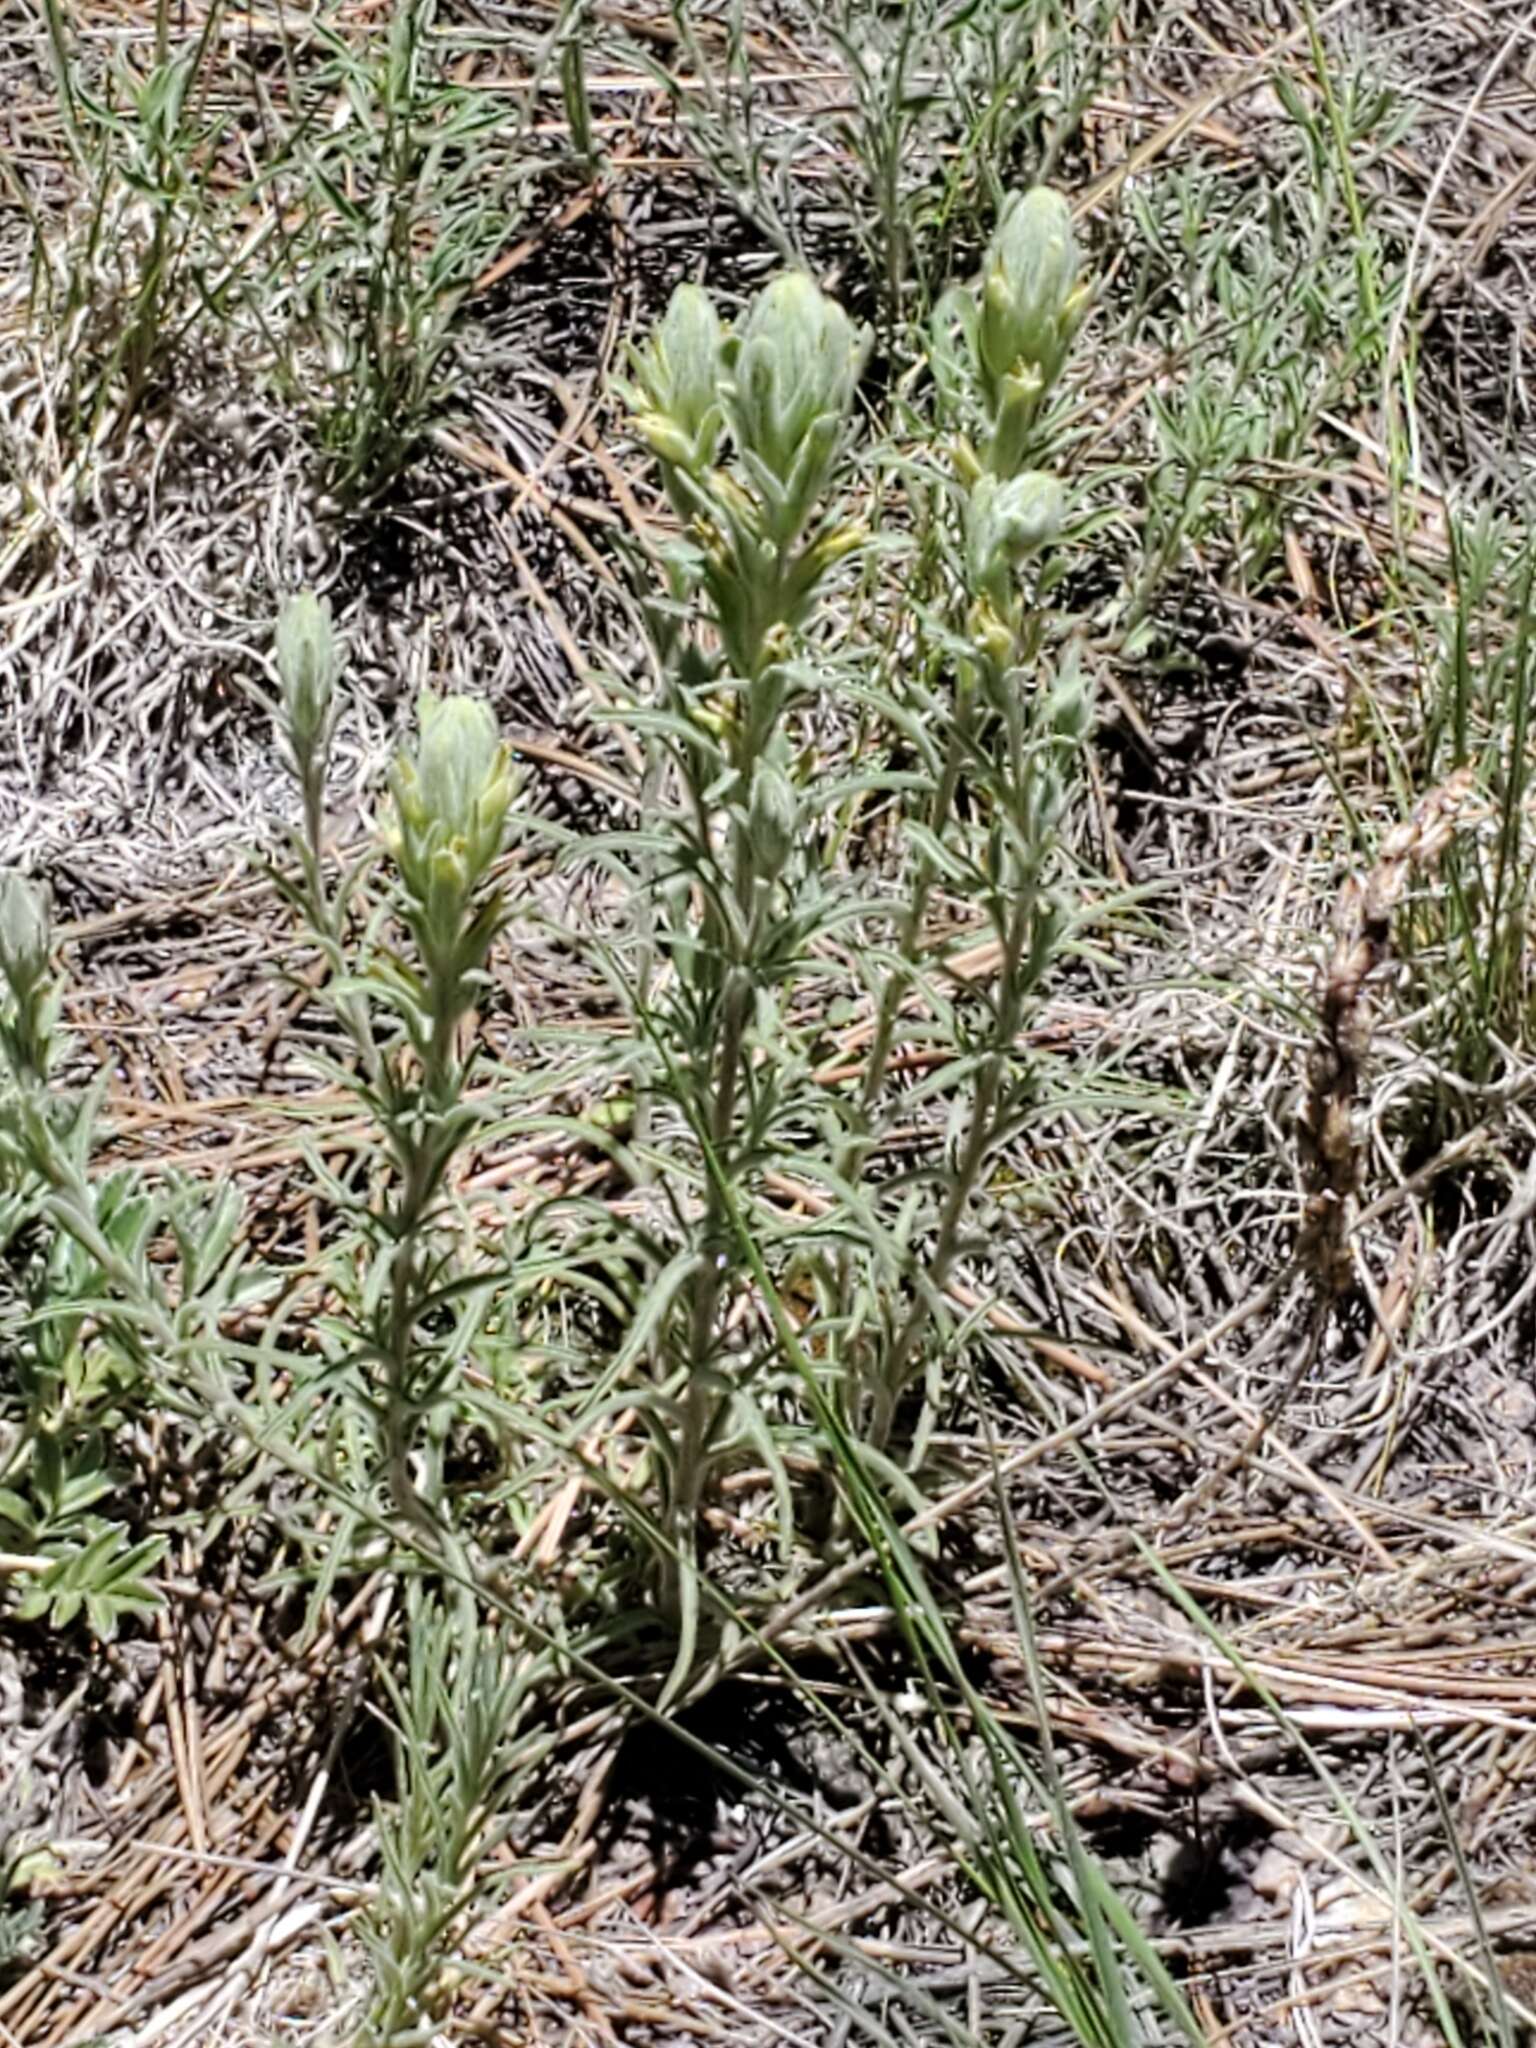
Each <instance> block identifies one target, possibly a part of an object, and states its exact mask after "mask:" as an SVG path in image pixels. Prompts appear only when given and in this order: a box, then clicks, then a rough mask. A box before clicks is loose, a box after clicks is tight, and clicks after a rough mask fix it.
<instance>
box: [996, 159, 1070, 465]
mask: <svg viewBox="0 0 1536 2048" xmlns="http://www.w3.org/2000/svg"><path fill="white" fill-rule="evenodd" d="M1089 298H1090V292H1089V287H1088V286H1087V284H1086V283H1084V282H1081V281H1080V280H1079V278H1078V250H1077V237H1076V235H1075V234H1074V232H1073V228H1072V211H1071V208H1070V207H1069V206H1068V205H1067V202H1066V200H1065V199H1063V198H1062V196H1061V194H1060V193H1059V192H1053V191H1051V190H1050V188H1049V187H1048V186H1045V185H1036V186H1035V187H1034V188H1033V189H1032V190H1030V191H1028V192H1024V193H1020V194H1019V195H1018V196H1017V197H1015V198H1014V199H1013V200H1011V201H1010V202H1009V204H1008V206H1007V208H1006V210H1005V212H1004V214H1003V217H1002V219H1001V221H1000V222H999V223H998V227H997V232H996V233H995V234H994V235H993V237H992V243H991V246H990V248H989V249H988V251H987V260H986V265H985V268H984V271H983V274H982V285H981V303H980V307H979V309H978V312H977V316H976V330H975V350H976V367H977V371H978V373H979V375H980V379H981V384H982V390H983V396H984V398H985V401H986V406H987V411H988V413H989V415H990V417H991V420H992V444H991V447H990V450H989V451H988V456H989V461H988V466H989V467H990V468H991V469H992V471H993V472H994V474H995V475H998V476H1011V475H1012V474H1013V473H1014V471H1015V470H1017V468H1018V467H1019V465H1020V463H1021V462H1022V461H1023V460H1024V458H1025V454H1026V451H1027V446H1028V440H1029V435H1030V431H1031V429H1032V427H1033V424H1034V420H1035V416H1036V414H1037V413H1038V411H1039V409H1040V405H1041V402H1042V400H1043V399H1044V398H1045V396H1046V394H1047V392H1048V391H1049V390H1050V388H1051V386H1052V385H1053V384H1054V383H1055V382H1056V379H1057V378H1058V377H1059V376H1060V375H1061V370H1062V365H1063V364H1064V363H1065V361H1066V358H1067V351H1068V349H1070V348H1071V346H1072V342H1073V338H1074V337H1075V335H1076V333H1077V330H1078V328H1079V327H1080V326H1081V325H1082V323H1083V317H1084V315H1085V314H1086V312H1087V310H1088V304H1089Z"/></svg>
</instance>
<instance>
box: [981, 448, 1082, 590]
mask: <svg viewBox="0 0 1536 2048" xmlns="http://www.w3.org/2000/svg"><path fill="white" fill-rule="evenodd" d="M1065 507H1066V499H1065V494H1064V492H1063V491H1062V487H1061V485H1060V483H1059V482H1058V481H1057V479H1056V478H1055V477H1053V476H1051V475H1049V474H1048V473H1047V472H1046V471H1044V470H1039V469H1027V470H1025V471H1024V473H1023V475H1022V476H1015V477H1010V478H1009V479H1008V481H1007V482H1006V483H999V482H998V480H997V478H996V477H994V476H982V477H979V478H978V479H977V481H976V483H975V485H974V487H973V489H972V491H971V495H970V500H969V503H968V505H967V511H966V527H967V533H966V540H967V552H968V556H969V566H970V572H971V587H972V588H973V589H975V590H982V591H985V592H986V594H987V595H988V596H989V597H990V598H991V599H992V601H993V603H994V604H996V605H998V606H999V608H1001V607H1003V606H1004V605H1005V604H1007V603H1008V602H1009V601H1010V600H1011V597H1012V594H1013V592H1012V585H1013V579H1014V576H1015V574H1016V572H1017V570H1018V568H1019V566H1020V565H1021V564H1022V563H1023V562H1024V561H1025V560H1026V559H1027V557H1028V556H1030V555H1032V554H1034V553H1036V552H1037V550H1039V549H1040V548H1043V547H1045V546H1046V545H1047V544H1048V543H1049V542H1051V541H1053V540H1054V539H1055V538H1056V536H1057V534H1058V533H1060V531H1061V522H1062V518H1063V515H1064V512H1065Z"/></svg>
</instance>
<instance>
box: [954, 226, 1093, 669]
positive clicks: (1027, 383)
mask: <svg viewBox="0 0 1536 2048" xmlns="http://www.w3.org/2000/svg"><path fill="white" fill-rule="evenodd" d="M1078 268H1079V258H1078V250H1077V240H1076V236H1075V235H1074V233H1073V228H1072V214H1071V209H1070V208H1069V207H1068V205H1067V202H1066V200H1065V199H1063V198H1062V196H1061V194H1060V193H1058V192H1053V191H1051V190H1049V189H1048V188H1047V187H1045V186H1036V187H1034V188H1033V189H1032V190H1030V191H1028V192H1021V193H1016V194H1015V195H1014V196H1013V198H1012V199H1010V200H1009V202H1008V204H1007V205H1006V207H1005V208H1004V210H1003V215H1002V218H1001V220H1000V221H999V222H998V226H997V231H996V233H995V234H994V235H993V237H992V241H991V245H990V246H989V248H988V250H987V257H986V262H985V265H984V267H983V271H982V278H981V283H980V286H979V289H978V290H976V291H974V292H970V291H962V292H957V293H953V294H951V295H950V298H949V300H948V301H947V302H946V305H947V311H945V312H943V313H942V314H941V318H940V321H939V323H938V325H937V327H936V335H935V356H934V369H935V375H936V376H937V377H938V379H939V383H940V388H941V390H946V391H947V392H948V393H949V394H950V395H951V396H952V397H957V398H958V399H959V402H960V404H961V406H962V408H963V409H964V410H967V411H970V412H972V413H973V414H976V415H979V417H980V420H981V422H982V425H983V428H984V431H983V433H982V434H981V436H980V438H979V443H978V446H979V449H980V453H979V454H978V453H977V452H976V450H975V449H973V447H972V445H971V443H970V442H969V441H962V442H961V444H960V446H959V448H958V450H957V459H958V466H959V470H960V476H961V481H962V483H963V485H964V486H965V488H966V492H967V497H966V503H965V562H966V576H967V581H968V583H969V586H970V591H971V598H972V605H971V615H970V630H971V637H972V640H973V642H974V644H975V645H976V647H977V649H978V652H979V653H980V654H981V656H982V658H983V660H984V661H985V662H986V663H987V664H988V665H989V667H991V668H993V669H996V668H999V667H1001V666H1006V665H1007V663H1009V662H1010V661H1012V660H1014V659H1016V658H1017V650H1018V646H1019V634H1020V630H1021V627H1022V624H1023V605H1022V598H1021V593H1020V590H1019V571H1020V568H1021V567H1022V565H1023V564H1024V563H1025V562H1026V561H1027V560H1028V559H1029V558H1030V557H1031V556H1033V555H1035V554H1037V553H1038V552H1039V551H1040V549H1042V548H1043V547H1045V546H1047V545H1048V544H1049V543H1050V542H1051V541H1053V540H1054V539H1055V538H1056V536H1057V534H1058V533H1059V532H1060V530H1061V524H1062V519H1063V515H1064V509H1065V507H1064V494H1063V491H1062V487H1061V485H1060V483H1059V482H1058V481H1057V480H1056V479H1055V478H1054V477H1052V476H1050V475H1049V474H1048V473H1046V472H1045V471H1042V470H1039V469H1034V468H1030V467H1028V466H1027V465H1028V460H1029V456H1030V452H1031V449H1032V447H1033V445H1034V443H1035V427H1036V423H1037V420H1038V417H1039V412H1040V407H1041V404H1042V401H1043V400H1044V398H1045V396H1046V394H1047V393H1048V392H1049V390H1050V388H1051V386H1052V385H1053V384H1054V383H1055V382H1056V380H1057V378H1058V377H1059V376H1060V375H1061V371H1062V366H1063V364H1064V363H1065V361H1066V357H1067V351H1068V349H1069V348H1070V347H1071V345H1072V341H1073V338H1074V336H1075V335H1076V333H1077V330H1078V328H1079V327H1080V326H1081V325H1082V321H1083V317H1084V314H1085V313H1086V311H1087V308H1088V302H1089V288H1088V286H1087V285H1086V284H1085V283H1084V282H1083V281H1082V280H1081V279H1080V278H1079V276H1078ZM956 327H958V330H959V331H958V333H956V332H955V328H956ZM957 343H958V344H959V345H958V348H957V346H956V344H957Z"/></svg>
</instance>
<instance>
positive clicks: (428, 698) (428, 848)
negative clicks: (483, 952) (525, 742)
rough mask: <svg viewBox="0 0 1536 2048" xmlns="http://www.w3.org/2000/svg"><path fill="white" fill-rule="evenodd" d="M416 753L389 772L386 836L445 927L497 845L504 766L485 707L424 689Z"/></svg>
mask: <svg viewBox="0 0 1536 2048" xmlns="http://www.w3.org/2000/svg"><path fill="white" fill-rule="evenodd" d="M419 716H420V724H421V737H420V740H419V741H418V743H417V748H416V757H415V759H414V760H412V759H411V758H410V757H409V756H407V755H402V756H401V757H400V758H399V759H398V760H397V761H396V763H395V766H394V768H393V770H392V772H391V777H390V781H391V786H392V788H393V791H394V798H395V811H396V816H397V818H398V825H397V827H396V829H395V830H394V831H392V832H391V833H390V834H389V835H388V838H389V848H390V852H391V853H392V854H393V855H394V858H395V860H396V862H397V863H398V865H399V868H400V872H401V874H402V875H403V876H404V878H405V881H406V884H407V886H408V887H409V888H410V889H411V891H412V892H413V894H415V895H416V897H417V898H418V899H419V900H420V901H421V902H422V903H423V904H424V905H426V906H427V907H428V908H429V909H431V910H432V911H433V912H434V914H435V915H437V916H439V917H440V918H441V920H442V922H443V924H444V926H445V928H446V926H447V925H448V924H450V923H452V922H455V921H456V920H457V918H458V917H459V915H460V914H461V912H462V909H463V906H464V904H465V902H466V901H467V899H468V897H469V895H470V894H471V892H472V891H473V890H474V888H475V887H476V886H477V884H478V883H479V882H480V881H481V880H482V879H483V877H484V875H485V873H486V871H487V869H488V868H489V867H490V866H491V863H492V862H493V861H494V860H495V859H496V856H497V855H498V854H499V853H500V851H501V847H502V840H503V837H504V835H505V831H506V821H507V812H508V810H509V808H510V807H511V803H512V769H511V762H510V759H509V756H508V754H507V750H506V747H505V746H504V745H503V744H501V742H500V739H499V736H498V733H497V729H496V720H495V718H494V716H493V715H492V713H491V711H490V709H489V707H488V706H487V705H485V704H482V703H480V702H478V701H477V700H476V699H475V698H473V697H443V698H438V697H434V696H433V695H432V693H431V692H430V691H427V690H424V691H423V692H422V696H421V705H420V713H419Z"/></svg>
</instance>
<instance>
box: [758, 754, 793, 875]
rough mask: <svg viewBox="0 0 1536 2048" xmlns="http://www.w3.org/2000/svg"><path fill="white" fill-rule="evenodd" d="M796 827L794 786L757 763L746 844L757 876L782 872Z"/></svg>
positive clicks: (774, 769)
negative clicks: (750, 851)
mask: <svg viewBox="0 0 1536 2048" xmlns="http://www.w3.org/2000/svg"><path fill="white" fill-rule="evenodd" d="M799 825H800V800H799V798H798V797H797V796H796V794H795V787H794V784H793V783H792V782H791V781H790V779H789V777H788V776H787V775H786V774H785V773H784V771H783V769H782V768H780V767H777V766H776V765H775V764H774V763H773V762H772V761H759V762H758V764H757V767H756V769H755V770H754V772H753V776H752V801H751V804H750V805H749V807H748V810H747V842H748V844H749V846H750V847H751V850H752V859H753V863H754V865H755V866H756V868H757V871H758V873H759V874H760V875H763V876H766V877H771V876H774V875H777V874H779V873H781V872H782V870H783V868H784V864H785V862H786V861H787V860H788V859H789V856H790V855H791V853H793V851H794V847H795V834H796V832H797V831H798V829H799Z"/></svg>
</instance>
